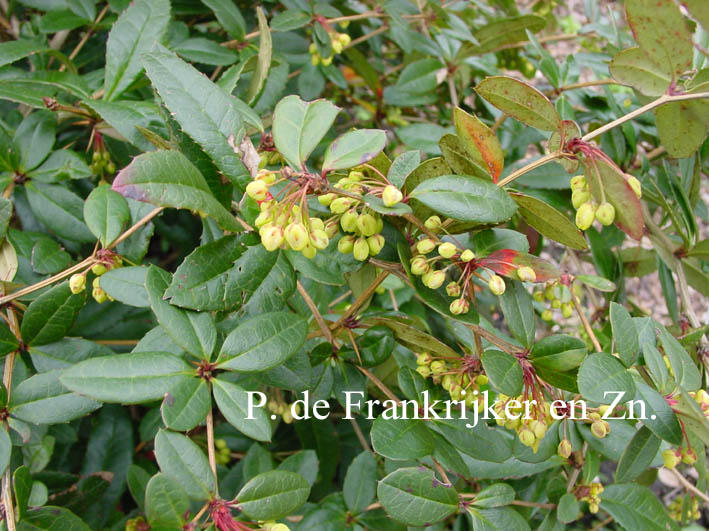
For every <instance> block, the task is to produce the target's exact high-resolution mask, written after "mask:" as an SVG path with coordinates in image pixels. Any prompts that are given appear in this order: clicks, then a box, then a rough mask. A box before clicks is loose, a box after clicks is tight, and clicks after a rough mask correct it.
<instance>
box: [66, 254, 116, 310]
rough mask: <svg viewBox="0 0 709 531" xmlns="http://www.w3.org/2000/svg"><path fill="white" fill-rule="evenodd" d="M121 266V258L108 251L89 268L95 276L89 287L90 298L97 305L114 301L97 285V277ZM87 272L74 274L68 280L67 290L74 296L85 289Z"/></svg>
mask: <svg viewBox="0 0 709 531" xmlns="http://www.w3.org/2000/svg"><path fill="white" fill-rule="evenodd" d="M99 253H100V252H99ZM122 266H123V260H122V259H121V257H120V256H118V255H117V254H115V253H113V252H110V251H108V252H106V253H104V256H103V257H102V258H100V261H99V262H97V263H95V264H94V265H92V266H91V269H90V271H91V272H92V273H93V274H94V275H96V278H94V280H93V283H92V285H91V286H92V291H91V296H92V297H93V298H94V300H95V301H96V302H98V303H99V304H102V303H104V302H106V301H107V300H110V301H111V302H113V301H114V300H115V299H114V298H113V297H111V296H110V295H109V294H108V293H106V292H105V291H104V290H103V288H102V287H101V285H100V284H99V277H100V276H101V275H103V274H104V273H105V272H106V271H108V270H110V269H114V268H116V267H122ZM88 272H89V270H86V271H84V272H82V273H75V274H73V275H72V276H71V277H70V278H69V289H70V290H71V292H72V293H73V294H74V295H76V294H78V293H82V292H83V291H84V290H85V289H86V275H87V274H88Z"/></svg>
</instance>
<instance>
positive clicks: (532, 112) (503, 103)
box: [475, 76, 561, 131]
mask: <svg viewBox="0 0 709 531" xmlns="http://www.w3.org/2000/svg"><path fill="white" fill-rule="evenodd" d="M475 91H476V92H477V93H478V94H480V96H482V97H483V98H485V99H486V100H487V101H489V102H490V103H492V104H493V105H494V106H495V107H497V108H498V109H500V110H501V111H503V112H505V113H507V114H509V115H510V116H512V117H513V118H516V119H517V120H519V121H520V122H522V123H524V124H527V125H529V126H532V127H536V128H537V129H541V130H542V131H555V130H557V129H559V128H560V127H561V117H560V116H559V113H557V112H556V109H555V108H554V105H553V104H552V103H551V102H550V101H549V100H548V99H547V97H546V96H545V95H544V94H542V93H541V92H539V91H538V90H537V89H535V88H534V87H532V86H531V85H528V84H527V83H524V82H522V81H518V80H517V79H514V78H512V77H506V76H492V77H487V78H485V79H483V80H482V81H481V82H480V83H479V84H478V86H477V87H475Z"/></svg>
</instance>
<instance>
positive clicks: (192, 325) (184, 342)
mask: <svg viewBox="0 0 709 531" xmlns="http://www.w3.org/2000/svg"><path fill="white" fill-rule="evenodd" d="M170 280H171V276H170V273H168V272H166V271H163V270H162V269H160V268H159V267H157V266H154V265H153V266H150V267H149V268H148V272H147V274H146V275H145V289H146V291H147V292H148V299H150V307H151V308H152V310H153V312H154V313H155V317H157V319H158V322H159V323H160V325H161V326H162V327H163V328H164V329H165V331H166V332H167V333H168V335H169V336H170V337H171V338H172V339H173V341H175V343H177V344H178V345H179V346H180V347H182V348H183V349H185V350H186V351H187V352H189V353H190V354H192V355H194V356H197V357H200V358H203V359H209V357H210V356H211V355H212V352H213V351H214V346H215V344H216V342H217V329H216V327H215V325H214V319H213V318H212V316H211V315H210V314H209V313H207V312H203V313H199V312H193V311H191V310H182V309H181V308H177V307H176V306H173V305H171V304H170V303H169V302H167V301H166V300H165V299H164V293H165V290H166V289H167V287H168V286H169V285H170Z"/></svg>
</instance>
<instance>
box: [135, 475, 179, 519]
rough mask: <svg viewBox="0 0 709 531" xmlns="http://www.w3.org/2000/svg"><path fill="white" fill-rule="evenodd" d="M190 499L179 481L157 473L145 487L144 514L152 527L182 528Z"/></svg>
mask: <svg viewBox="0 0 709 531" xmlns="http://www.w3.org/2000/svg"><path fill="white" fill-rule="evenodd" d="M189 507H190V501H189V499H188V498H187V494H186V493H185V491H184V489H183V488H182V486H180V483H178V482H177V481H176V480H175V479H173V478H171V477H170V476H167V475H165V474H161V473H157V474H155V475H154V476H153V477H152V478H150V481H149V482H148V486H147V487H146V489H145V516H146V517H147V519H148V523H149V524H150V525H151V526H154V527H160V528H162V527H165V528H171V529H172V528H178V529H179V528H182V526H183V525H184V524H185V514H187V512H188V511H189Z"/></svg>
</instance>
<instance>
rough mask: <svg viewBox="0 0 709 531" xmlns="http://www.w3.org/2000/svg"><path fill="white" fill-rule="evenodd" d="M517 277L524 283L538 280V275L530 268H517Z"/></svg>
mask: <svg viewBox="0 0 709 531" xmlns="http://www.w3.org/2000/svg"><path fill="white" fill-rule="evenodd" d="M517 276H518V277H519V279H520V280H521V281H522V282H534V281H536V280H537V274H536V273H535V272H534V269H532V268H531V267H529V266H522V267H519V268H517Z"/></svg>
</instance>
